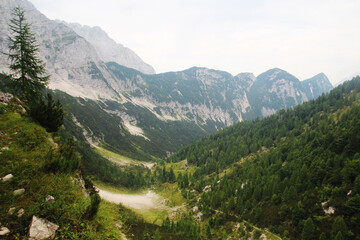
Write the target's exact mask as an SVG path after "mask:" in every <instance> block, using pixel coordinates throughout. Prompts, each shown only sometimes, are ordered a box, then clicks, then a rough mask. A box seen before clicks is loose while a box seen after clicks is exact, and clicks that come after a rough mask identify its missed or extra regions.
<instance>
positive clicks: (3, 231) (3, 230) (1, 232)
mask: <svg viewBox="0 0 360 240" xmlns="http://www.w3.org/2000/svg"><path fill="white" fill-rule="evenodd" d="M9 233H10V230H9V229H8V228H7V227H1V229H0V236H4V235H7V234H9Z"/></svg>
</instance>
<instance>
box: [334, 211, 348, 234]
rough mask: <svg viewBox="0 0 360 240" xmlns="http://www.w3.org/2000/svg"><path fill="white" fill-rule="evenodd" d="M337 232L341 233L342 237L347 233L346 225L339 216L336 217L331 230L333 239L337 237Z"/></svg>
mask: <svg viewBox="0 0 360 240" xmlns="http://www.w3.org/2000/svg"><path fill="white" fill-rule="evenodd" d="M339 232H341V233H342V236H344V235H346V233H347V232H348V227H347V226H346V223H345V221H344V219H343V218H342V217H341V216H337V217H336V219H335V222H334V223H333V225H332V229H331V233H332V235H333V237H335V236H336V235H338V233H339Z"/></svg>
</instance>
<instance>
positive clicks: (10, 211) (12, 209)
mask: <svg viewBox="0 0 360 240" xmlns="http://www.w3.org/2000/svg"><path fill="white" fill-rule="evenodd" d="M14 212H15V208H14V207H12V208H9V211H8V214H9V215H13V214H14Z"/></svg>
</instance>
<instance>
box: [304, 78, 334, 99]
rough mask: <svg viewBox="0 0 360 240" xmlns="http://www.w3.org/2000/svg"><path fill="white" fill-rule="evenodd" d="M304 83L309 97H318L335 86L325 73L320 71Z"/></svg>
mask: <svg viewBox="0 0 360 240" xmlns="http://www.w3.org/2000/svg"><path fill="white" fill-rule="evenodd" d="M302 85H303V86H304V89H305V90H306V94H307V96H308V97H309V98H317V97H319V96H320V95H321V94H323V93H327V92H329V91H330V90H331V89H332V88H333V85H332V84H331V82H330V81H329V79H328V77H327V76H326V75H325V74H324V73H319V74H317V75H315V76H314V77H312V78H309V79H306V80H304V81H303V82H302Z"/></svg>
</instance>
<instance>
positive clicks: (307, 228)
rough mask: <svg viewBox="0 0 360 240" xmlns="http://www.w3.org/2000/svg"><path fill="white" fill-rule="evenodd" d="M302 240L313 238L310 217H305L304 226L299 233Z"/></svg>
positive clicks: (313, 232)
mask: <svg viewBox="0 0 360 240" xmlns="http://www.w3.org/2000/svg"><path fill="white" fill-rule="evenodd" d="M301 239H302V240H312V239H315V226H314V222H313V221H312V219H311V218H308V219H306V221H305V224H304V228H303V231H302V234H301Z"/></svg>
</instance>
